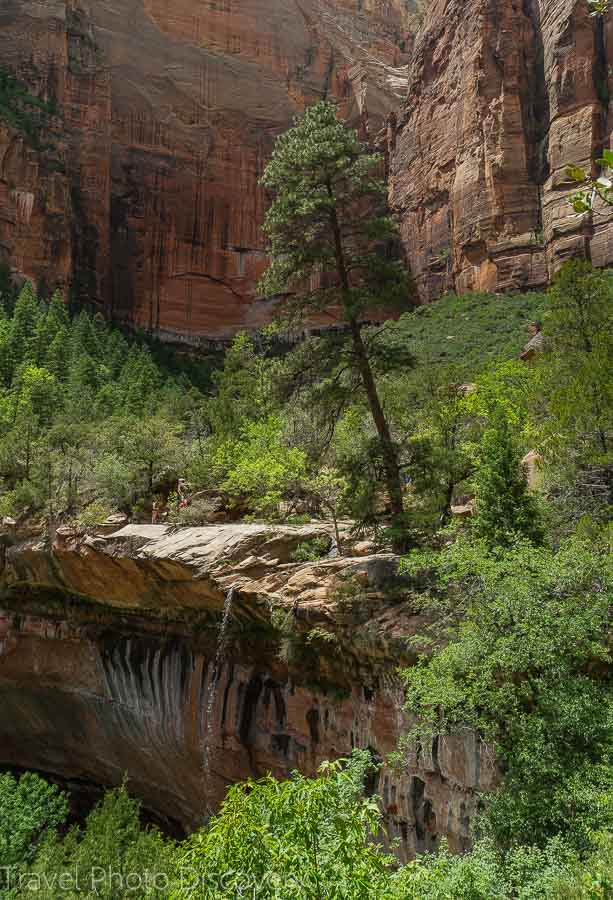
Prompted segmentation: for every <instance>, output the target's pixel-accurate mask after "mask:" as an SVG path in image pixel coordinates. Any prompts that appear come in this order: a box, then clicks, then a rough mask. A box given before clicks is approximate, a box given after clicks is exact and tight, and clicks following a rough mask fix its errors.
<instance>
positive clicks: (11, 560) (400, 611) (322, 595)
mask: <svg viewBox="0 0 613 900" xmlns="http://www.w3.org/2000/svg"><path fill="white" fill-rule="evenodd" d="M321 532H322V528H321V527H316V526H301V527H277V528H270V527H264V526H257V525H251V526H240V525H236V526H232V525H227V526H219V527H218V528H213V527H211V528H197V529H190V528H188V529H180V530H178V531H174V530H173V529H172V528H168V527H166V526H128V527H126V528H124V529H122V530H121V531H119V532H117V533H116V534H112V535H107V536H103V537H98V538H93V539H89V540H87V541H82V540H81V541H77V540H75V541H73V542H69V541H66V540H64V541H63V542H62V547H61V549H60V548H58V549H56V550H55V551H51V550H50V549H49V548H48V546H46V545H45V544H43V543H34V542H25V543H23V544H16V545H14V546H12V547H10V548H9V549H8V550H7V552H6V555H5V558H4V563H3V565H4V569H3V574H2V583H1V593H0V609H1V610H2V612H0V705H1V707H0V708H1V709H2V712H3V715H2V716H1V717H0V768H1V767H21V768H33V769H36V770H39V771H43V772H48V773H51V774H53V775H55V776H57V777H59V778H62V779H65V780H67V781H70V780H72V781H78V782H80V783H87V784H94V785H96V784H97V785H105V786H109V785H116V784H118V783H120V782H121V781H122V779H123V776H124V773H128V775H129V778H130V784H131V786H132V789H133V790H134V792H135V793H136V794H137V795H138V796H139V797H140V798H141V799H142V801H143V803H144V805H145V807H146V808H148V809H149V810H150V811H151V812H152V813H153V814H155V816H157V819H158V820H162V821H164V820H166V821H168V822H169V823H172V825H173V826H174V824H175V823H179V824H181V825H183V826H184V827H187V828H191V827H194V826H197V825H198V824H199V823H200V822H201V821H202V819H203V817H204V816H205V815H206V814H207V813H210V812H211V811H213V810H214V809H216V808H217V806H218V805H219V802H220V801H221V800H222V798H223V796H224V794H225V792H226V790H227V787H228V785H229V784H231V783H233V782H235V781H238V780H244V779H246V778H249V777H254V776H260V775H263V774H265V773H266V772H272V773H273V774H274V775H276V776H278V777H283V776H286V775H288V774H289V773H290V772H291V771H292V770H294V769H300V770H301V771H303V772H306V773H315V772H316V770H317V767H318V765H319V764H320V763H321V762H322V761H323V760H325V759H334V758H338V757H342V756H346V755H348V754H349V753H350V752H351V750H352V749H353V748H354V747H365V748H366V747H367V748H370V749H371V751H372V752H373V753H374V754H375V756H376V757H377V758H379V759H381V760H385V759H386V757H387V755H388V754H389V753H390V752H392V751H393V750H395V748H396V746H397V742H398V738H399V737H400V735H401V734H402V733H403V732H404V731H405V730H406V728H407V723H406V721H405V719H404V714H403V712H402V691H401V688H400V685H399V683H398V681H397V676H396V672H397V668H398V666H399V665H402V664H404V663H406V664H407V665H408V664H410V659H409V658H407V657H406V651H405V649H404V646H405V645H404V642H403V637H406V636H407V635H409V634H411V633H414V632H415V630H416V629H417V628H418V627H419V624H420V622H419V619H418V618H417V617H416V616H415V615H414V614H413V613H412V612H411V609H410V605H409V606H405V605H403V604H402V603H400V602H399V600H398V595H397V593H396V594H394V592H393V591H388V590H387V587H389V586H390V585H393V584H395V582H394V578H395V577H396V576H395V560H394V557H392V556H391V555H385V554H383V555H375V554H371V555H365V556H349V557H346V558H338V557H337V558H332V559H322V560H318V561H314V562H311V563H304V564H297V563H293V562H291V554H292V552H293V550H294V549H295V547H296V546H297V544H298V543H300V542H302V541H304V540H309V539H311V538H312V537H314V536H317V535H319V534H321ZM348 579H351V581H352V583H354V584H356V585H359V586H360V591H361V593H360V595H359V598H358V597H357V595H354V596H353V599H352V600H351V603H352V608H351V609H349V608H348V607H347V602H345V603H340V602H339V600H338V599H337V596H336V591H337V589H338V585H339V580H340V582H342V583H347V580H348ZM105 584H106V585H107V586H108V591H107V596H106V597H105V596H104V585H105ZM230 587H234V589H235V591H234V594H233V601H232V606H231V609H230V615H229V617H228V628H227V632H226V634H225V639H224V642H223V652H221V653H220V644H219V626H220V621H221V616H222V611H223V606H224V601H225V598H226V597H227V593H228V591H229V589H230ZM274 609H276V610H281V611H282V612H284V613H285V621H286V623H289V629H286V631H287V634H289V638H287V634H286V639H289V640H290V644H291V648H292V652H290V653H287V652H286V653H284V654H280V653H279V649H280V637H281V636H280V634H279V632H278V631H275V629H274V628H273V626H272V623H271V616H272V610H274ZM277 627H278V626H277ZM317 628H319V629H320V630H322V629H325V630H326V631H327V632H329V633H331V634H333V635H336V640H335V641H334V642H332V643H330V642H328V641H325V640H324V641H322V640H319V639H318V640H315V641H313V640H311V639H309V640H307V639H306V637H307V636H308V635H309V634H311V636H313V635H315V636H316V634H317V632H315V631H314V630H315V629H317ZM301 635H302V637H303V639H302V640H301V639H300V636H301ZM493 781H494V773H493V770H492V767H491V765H490V764H489V763H488V762H487V761H486V760H485V759H484V758H483V754H482V753H481V751H480V748H479V746H478V745H477V744H476V742H475V740H474V738H471V737H470V736H467V737H466V738H464V739H462V740H460V739H451V738H449V739H446V740H445V741H443V742H440V744H439V743H436V744H435V745H433V746H432V747H431V748H422V749H421V751H420V752H419V754H418V755H416V756H414V757H412V758H410V759H409V760H408V766H407V767H406V769H404V770H402V771H401V772H400V773H398V772H396V771H392V770H391V769H389V768H388V767H387V766H384V767H383V768H382V770H381V771H380V772H379V773H378V775H377V776H376V777H375V778H374V779H373V780H372V784H370V785H369V786H368V787H369V789H370V790H372V791H377V793H379V794H380V795H381V797H382V800H383V807H384V812H385V815H386V822H387V827H388V830H389V832H390V836H391V837H392V838H394V837H398V838H399V840H400V842H401V855H402V856H403V857H407V856H410V855H412V854H413V853H415V852H416V851H420V850H423V849H427V848H430V847H433V846H435V845H436V843H437V842H438V840H439V839H440V838H441V837H442V836H447V837H448V839H449V842H450V844H451V846H452V847H454V848H456V849H462V848H464V847H466V846H467V844H468V841H469V825H470V821H471V818H472V817H473V816H474V813H475V809H476V804H477V792H478V791H482V790H488V789H490V788H491V787H492V784H493Z"/></svg>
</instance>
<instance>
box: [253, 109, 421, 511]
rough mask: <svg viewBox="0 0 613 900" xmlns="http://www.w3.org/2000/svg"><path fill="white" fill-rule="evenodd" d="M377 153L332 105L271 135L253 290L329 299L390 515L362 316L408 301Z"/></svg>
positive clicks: (304, 305) (307, 308)
mask: <svg viewBox="0 0 613 900" xmlns="http://www.w3.org/2000/svg"><path fill="white" fill-rule="evenodd" d="M381 164H382V160H381V157H380V156H379V155H377V154H373V153H371V152H370V151H369V150H368V148H367V147H366V146H364V145H363V144H362V143H361V142H360V140H359V139H358V135H357V134H356V132H355V131H353V130H352V129H350V128H348V127H347V126H346V125H345V124H344V123H343V122H341V121H340V120H339V119H338V118H337V115H336V108H335V107H334V105H333V104H331V103H327V102H322V103H318V104H316V105H315V106H312V107H310V109H308V110H307V111H306V112H305V114H304V115H303V117H302V118H301V119H299V120H298V121H297V122H296V124H295V126H294V127H293V128H292V129H290V130H289V131H287V132H286V133H285V134H283V135H281V137H280V138H279V139H278V140H277V143H276V145H275V149H274V153H273V156H272V159H271V161H270V163H269V164H268V166H267V168H266V172H265V174H264V177H263V179H262V181H263V184H264V185H265V186H266V187H268V188H270V190H271V191H272V192H273V194H274V201H273V203H272V206H271V207H270V210H269V211H268V215H267V217H266V224H265V230H266V233H267V235H268V237H269V239H270V253H271V256H272V264H271V266H270V268H269V269H268V271H267V272H266V274H265V276H264V278H263V280H262V282H261V290H262V291H263V293H264V294H265V295H266V296H268V297H273V298H277V299H279V300H285V301H286V305H287V304H289V305H290V307H291V309H292V310H293V311H295V312H298V313H299V314H300V315H301V316H308V315H309V314H312V313H316V312H323V311H330V310H333V309H336V310H337V311H338V318H339V319H340V320H341V321H343V322H345V323H347V324H348V326H349V331H350V335H351V345H352V353H353V359H354V365H355V367H356V369H357V371H358V372H359V376H360V380H361V383H362V387H363V389H364V393H365V395H366V398H367V401H368V406H369V409H370V413H371V416H372V419H373V422H374V425H375V428H376V430H377V434H378V438H379V444H380V449H381V456H382V461H383V467H384V471H385V481H386V487H387V491H388V494H389V498H390V505H391V510H392V515H393V517H394V520H395V521H396V522H401V521H402V517H403V511H404V505H403V492H402V481H401V477H400V468H399V462H398V450H397V447H396V445H395V443H394V440H393V437H392V434H391V431H390V427H389V423H388V420H387V418H386V415H385V411H384V409H383V405H382V402H381V399H380V396H379V391H378V388H377V384H376V381H375V377H374V373H373V367H372V364H371V359H370V354H369V349H368V345H367V342H366V341H365V340H364V335H363V334H362V322H363V320H364V318H365V317H366V316H369V315H371V314H372V312H373V311H374V310H375V309H376V308H377V307H378V308H379V309H381V308H382V307H383V308H384V309H386V310H390V309H391V308H393V307H396V308H397V307H398V306H402V305H403V304H404V305H408V300H409V284H408V278H407V274H406V272H405V270H404V268H403V266H402V264H401V263H399V262H398V260H397V259H395V258H394V256H393V254H392V253H390V245H391V240H392V238H393V237H394V234H395V227H394V223H393V221H392V219H391V218H390V216H389V214H388V210H387V205H386V188H385V184H384V182H383V181H382V180H381V179H380V178H379V177H378V171H379V170H380V168H381Z"/></svg>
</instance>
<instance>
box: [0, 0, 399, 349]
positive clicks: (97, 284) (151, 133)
mask: <svg viewBox="0 0 613 900" xmlns="http://www.w3.org/2000/svg"><path fill="white" fill-rule="evenodd" d="M408 27H409V15H408V12H407V4H406V3H405V2H404V0H385V2H381V0H366V2H364V0H199V2H196V0H122V2H121V3H111V2H109V0H4V2H3V3H2V4H1V5H0V69H1V70H3V71H9V72H12V73H13V74H17V75H18V76H19V78H20V79H21V80H22V81H23V82H24V83H25V84H26V85H27V86H28V87H29V89H30V91H31V92H32V94H34V95H36V96H38V97H42V98H44V99H46V100H52V101H53V102H54V103H55V104H56V106H57V113H58V114H57V117H56V118H55V120H54V126H55V127H54V137H53V142H52V143H53V146H52V147H51V148H49V149H47V150H45V151H43V152H40V151H38V150H37V149H35V148H33V147H32V146H29V145H28V143H27V142H26V141H25V140H24V138H23V134H22V133H21V132H20V130H19V129H15V128H12V127H7V126H6V125H2V121H3V117H2V102H1V99H2V98H1V96H0V251H1V252H2V255H3V256H4V257H5V258H6V259H8V260H9V261H10V263H11V265H12V266H13V267H14V269H16V270H17V271H18V272H20V273H23V274H24V275H26V276H28V277H30V278H32V279H33V280H34V281H36V282H37V283H38V284H42V285H44V286H46V287H47V288H53V287H54V286H56V285H60V286H61V287H62V288H63V289H64V290H65V291H68V290H69V289H70V290H71V292H72V295H73V296H74V298H75V299H76V300H77V301H80V302H84V301H90V302H91V301H94V302H95V303H97V304H98V305H99V306H100V308H102V309H103V310H104V312H105V313H106V314H107V315H108V316H110V317H113V318H114V319H115V320H117V321H120V322H125V323H128V324H135V325H138V326H141V327H144V328H146V329H150V330H151V331H153V332H155V333H157V334H159V335H161V336H162V337H167V338H170V339H177V338H178V339H189V340H197V339H198V338H199V337H201V336H207V337H224V336H228V335H230V334H231V333H232V332H233V331H235V330H236V329H237V327H239V326H241V325H247V326H250V325H257V324H258V323H260V322H263V321H265V320H266V318H267V315H268V310H267V308H266V306H265V304H261V303H254V302H253V286H254V283H255V280H256V278H257V276H258V274H259V272H260V271H261V269H262V267H263V265H264V264H265V257H264V253H263V249H264V243H263V237H262V234H261V223H262V217H263V213H264V210H265V207H266V198H265V196H264V194H263V192H262V191H261V190H260V188H259V187H258V179H259V177H260V175H261V173H262V170H263V166H264V165H265V162H266V160H267V157H268V155H269V153H270V150H271V147H272V143H273V140H274V138H275V136H276V135H277V134H279V133H280V132H282V131H283V130H285V129H286V128H287V127H288V125H289V124H290V122H291V120H292V117H293V116H294V115H295V114H296V113H297V112H299V111H300V110H301V109H303V108H304V106H305V105H306V104H309V103H312V102H314V101H315V100H317V99H318V98H320V97H322V96H325V95H328V96H334V97H337V98H339V99H341V100H342V101H343V110H344V113H345V114H348V115H350V116H351V117H352V118H353V119H354V120H355V121H358V120H359V119H360V118H361V119H362V120H363V121H364V122H365V121H366V118H368V119H369V122H370V127H371V128H372V129H373V130H375V129H378V128H379V127H380V126H381V124H382V122H383V120H384V116H385V115H386V114H387V112H388V111H389V110H390V109H391V108H392V106H393V105H394V104H395V103H397V102H399V99H400V98H401V97H402V96H403V95H404V94H405V93H406V77H407V71H406V68H403V67H404V66H405V65H406V63H407V62H408V58H409V57H408V55H407V53H406V51H407V50H408V49H409V42H410V35H409V32H408ZM5 120H6V117H4V121H5Z"/></svg>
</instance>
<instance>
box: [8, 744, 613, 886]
mask: <svg viewBox="0 0 613 900" xmlns="http://www.w3.org/2000/svg"><path fill="white" fill-rule="evenodd" d="M369 767H370V762H369V758H368V754H366V753H364V752H356V753H355V754H354V756H353V757H352V759H351V760H350V761H349V762H348V763H343V762H337V763H335V764H332V765H330V764H325V765H324V766H323V767H322V769H321V771H320V774H319V776H318V777H317V778H313V779H310V778H304V777H303V776H301V775H299V774H298V773H295V775H294V776H293V777H292V778H291V779H289V780H287V781H284V782H277V781H275V780H274V779H271V778H266V779H264V780H262V781H260V782H249V783H248V784H245V785H236V786H235V787H233V788H231V789H230V791H229V792H228V796H227V798H226V801H225V803H224V804H223V806H222V808H221V810H220V812H219V814H218V815H216V816H215V817H213V818H212V819H211V820H210V822H209V823H208V824H207V825H206V826H204V827H203V828H201V829H200V830H198V831H197V832H196V833H195V834H193V835H192V836H191V837H189V838H187V839H186V840H185V841H182V842H180V843H175V842H173V841H171V840H169V839H167V838H165V837H163V836H162V835H161V834H160V833H159V832H158V831H156V830H155V829H151V828H149V827H143V826H142V825H141V824H140V821H139V805H138V803H137V802H135V801H134V800H133V799H131V798H130V797H129V796H128V794H127V793H126V790H125V789H124V788H122V789H120V790H117V791H112V792H110V793H108V794H107V795H106V797H105V798H104V800H103V801H101V803H100V804H99V805H98V806H97V807H96V808H95V809H94V810H93V811H92V813H90V815H89V816H88V818H87V821H86V822H85V825H84V827H83V828H78V827H76V826H73V827H71V828H67V827H66V826H65V825H64V826H63V827H62V829H61V830H56V829H55V826H57V825H58V824H61V823H64V822H65V812H66V807H65V800H64V798H63V797H61V796H59V795H58V794H57V791H56V790H55V789H54V788H49V787H48V786H47V785H45V783H44V782H42V781H40V779H39V780H38V782H39V783H38V784H37V785H33V782H32V778H33V776H29V775H27V776H24V778H22V779H21V782H20V784H21V785H22V786H23V788H26V787H27V790H24V791H23V792H22V795H21V798H20V806H19V807H18V809H17V813H18V815H17V816H15V806H14V803H13V800H14V797H12V796H10V795H9V796H7V792H6V791H4V790H0V821H2V822H3V823H4V822H5V821H6V822H7V825H8V824H9V823H10V825H15V824H17V826H18V828H20V833H21V834H25V833H26V832H27V829H28V828H31V823H34V824H35V828H36V833H34V832H33V831H32V837H31V840H30V842H29V843H22V844H21V845H20V847H19V852H18V853H15V847H16V846H17V844H16V842H13V846H12V848H11V851H10V855H7V849H6V844H1V845H0V871H1V872H2V874H3V876H4V881H3V882H1V883H0V897H3V898H6V900H18V898H29V897H32V898H34V897H39V898H40V897H42V898H43V900H56V898H58V897H63V896H65V897H68V898H72V900H77V898H80V897H83V898H94V897H103V898H108V900H124V898H130V897H138V898H139V900H149V898H150V900H154V898H159V900H168V898H169V897H171V898H173V900H184V898H190V897H194V898H195V897H198V898H203V900H223V898H228V900H230V898H236V897H253V898H258V900H333V898H335V900H359V898H364V900H366V898H368V900H370V898H372V897H376V898H377V900H508V898H518V900H545V898H549V900H571V898H572V900H581V898H585V900H594V898H598V897H608V896H610V891H611V890H612V889H613V864H612V859H613V857H612V855H611V849H612V847H613V845H612V843H611V839H610V838H604V837H603V838H601V839H599V840H598V841H596V842H595V843H594V846H593V848H592V849H591V850H590V851H589V853H588V854H587V856H586V857H585V858H584V859H583V860H582V859H580V857H579V855H578V854H577V852H576V851H575V850H573V849H572V847H570V846H569V845H566V844H564V843H563V842H562V841H561V840H555V841H551V842H550V843H549V844H548V845H547V846H546V847H544V848H538V847H534V846H518V847H515V848H513V849H512V850H511V851H509V852H508V853H506V854H501V852H500V851H499V850H498V849H497V848H496V846H495V845H494V844H493V843H492V842H491V841H489V840H483V841H481V842H479V843H478V844H477V845H476V847H475V849H474V850H473V851H472V852H471V853H470V854H467V855H465V856H463V857H462V856H453V855H451V854H449V853H448V852H447V850H446V849H445V847H442V848H441V850H440V851H439V852H438V853H436V854H432V855H430V856H425V857H422V858H420V859H419V860H417V861H415V862H413V863H410V864H408V865H405V866H400V867H398V865H397V864H396V863H395V861H394V858H393V856H392V855H391V854H389V852H387V851H385V850H384V849H383V848H382V846H381V845H380V844H379V843H378V841H377V836H378V835H379V833H380V828H381V813H380V809H379V805H378V803H377V799H376V798H375V797H370V798H369V797H365V796H364V793H363V787H362V785H363V779H364V776H365V775H366V773H367V770H368V768H369ZM32 787H36V790H33V791H31V790H30V788H32ZM13 793H14V787H13ZM41 800H42V801H43V804H44V803H46V807H45V806H44V805H41ZM58 813H60V814H58ZM20 822H26V823H27V824H26V825H25V827H24V826H21V825H20ZM43 824H44V825H45V826H46V830H45V831H44V832H43V831H41V825H43ZM6 830H7V831H8V829H6Z"/></svg>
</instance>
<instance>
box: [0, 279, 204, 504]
mask: <svg viewBox="0 0 613 900" xmlns="http://www.w3.org/2000/svg"><path fill="white" fill-rule="evenodd" d="M11 300H12V298H11V297H10V295H9V296H5V306H4V309H3V310H0V477H1V478H2V481H3V483H4V488H5V490H4V493H3V495H2V496H1V497H0V511H1V512H2V514H4V515H7V514H9V515H19V514H23V513H24V512H27V511H28V510H29V511H30V512H36V511H42V512H44V513H45V514H46V515H47V517H48V518H49V520H50V521H53V520H54V519H56V518H57V517H58V516H64V517H65V516H67V515H68V516H70V515H73V516H74V515H76V514H79V513H80V512H81V511H82V509H83V507H86V506H88V505H89V504H91V503H92V502H93V501H95V506H94V510H95V511H96V513H97V516H94V521H95V519H96V518H98V519H99V518H100V516H102V518H104V517H105V515H104V514H105V511H106V512H109V511H111V510H113V509H126V510H130V509H132V508H134V507H135V506H136V508H137V509H138V504H139V503H141V504H142V502H143V501H147V500H150V499H151V496H152V495H153V492H154V490H155V489H156V488H157V486H158V484H159V483H161V484H162V486H164V485H165V484H166V483H169V484H172V483H173V481H175V483H176V478H177V473H178V471H184V470H185V469H186V468H187V467H189V465H190V464H191V463H194V464H195V463H196V462H197V460H198V458H199V445H198V428H197V416H196V411H197V410H198V409H199V406H200V404H201V403H202V399H203V398H202V395H201V393H200V391H199V390H198V389H197V388H196V387H195V386H194V384H193V382H192V380H191V378H190V374H191V369H190V367H187V366H186V369H187V372H188V373H190V374H187V373H180V374H174V373H172V372H171V371H169V368H170V367H169V366H168V365H163V364H162V365H160V364H158V363H157V362H156V359H155V356H154V354H153V353H152V352H151V350H150V349H149V348H148V347H147V346H145V345H144V344H142V343H137V342H132V343H130V342H128V341H127V340H126V339H125V338H124V337H123V336H122V335H121V334H120V333H119V332H118V331H117V330H115V329H113V328H109V327H108V326H107V325H105V323H104V322H103V321H102V319H101V318H100V317H99V316H92V315H90V314H89V313H87V312H81V313H80V314H79V315H77V316H76V317H74V318H72V319H70V318H69V316H68V312H67V309H66V306H65V304H64V303H63V301H62V298H61V297H60V296H59V295H56V296H54V297H53V299H52V301H51V302H50V303H49V304H48V305H47V304H44V303H41V302H39V301H38V300H37V298H36V296H35V295H34V293H33V291H32V289H31V287H30V286H29V285H26V286H25V287H24V288H23V290H22V291H21V292H20V294H19V296H18V297H17V298H16V300H15V301H14V305H13V304H12V302H11Z"/></svg>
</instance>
